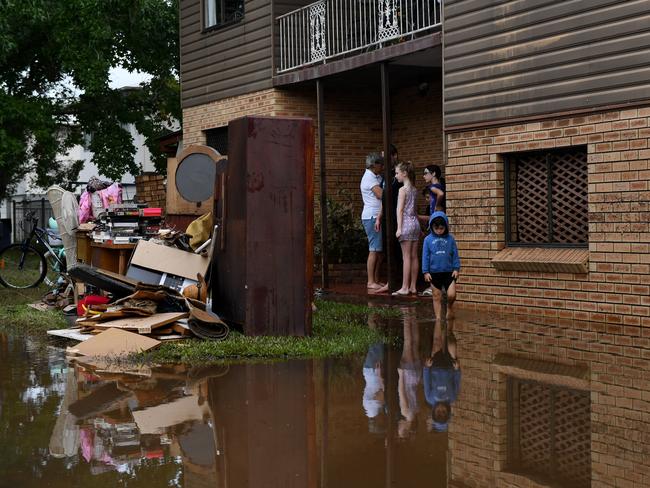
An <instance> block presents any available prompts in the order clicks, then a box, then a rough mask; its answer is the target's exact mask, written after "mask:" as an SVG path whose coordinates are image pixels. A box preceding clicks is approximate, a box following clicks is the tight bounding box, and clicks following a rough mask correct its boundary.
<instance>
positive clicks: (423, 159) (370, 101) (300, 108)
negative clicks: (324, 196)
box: [183, 85, 443, 214]
mask: <svg viewBox="0 0 650 488" xmlns="http://www.w3.org/2000/svg"><path fill="white" fill-rule="evenodd" d="M392 97H393V99H392V117H393V134H392V135H393V142H394V144H395V145H396V146H397V147H398V149H399V154H400V158H402V159H405V160H411V161H412V162H413V163H414V164H415V165H416V167H417V168H418V173H417V175H418V178H420V177H421V176H420V174H421V170H422V169H423V168H424V166H426V165H427V164H439V163H440V162H441V161H442V160H443V151H442V141H443V139H442V117H441V98H440V87H439V86H432V87H431V88H430V89H429V90H428V92H426V93H425V94H420V93H418V91H417V88H416V87H406V88H400V89H396V90H395V93H393V94H392ZM414 102H417V103H414ZM245 115H272V116H293V117H296V116H298V117H305V116H306V117H311V118H312V119H314V124H315V126H316V127H317V123H316V122H317V121H316V116H317V114H316V92H315V89H314V87H301V88H292V89H285V90H279V89H273V90H265V91H262V92H258V93H254V94H249V95H243V96H240V97H235V98H229V99H225V100H220V101H218V102H214V103H211V104H209V105H202V106H198V107H191V108H188V109H185V110H184V112H183V136H184V137H183V143H184V145H186V146H187V145H189V144H202V143H205V135H204V133H203V131H205V130H207V129H210V128H214V127H222V126H225V125H227V124H228V121H230V120H232V119H235V118H237V117H242V116H245ZM325 141H326V144H327V148H326V151H327V192H328V195H329V196H331V197H333V198H336V199H338V200H340V201H344V202H349V203H350V204H352V206H353V207H354V211H355V213H359V214H360V213H361V197H360V195H359V181H360V179H361V176H362V175H363V171H364V168H365V157H366V155H367V154H368V153H369V152H372V151H380V150H381V149H382V143H383V142H382V141H383V139H382V119H381V99H380V93H379V90H378V89H377V88H373V87H364V86H352V87H328V86H327V85H326V88H325ZM319 165H320V162H319V153H318V141H316V166H315V171H314V178H315V190H316V198H315V200H316V206H317V208H318V194H319V178H320V166H319ZM416 184H417V185H418V186H423V181H422V180H419V181H417V182H416ZM421 203H424V202H421Z"/></svg>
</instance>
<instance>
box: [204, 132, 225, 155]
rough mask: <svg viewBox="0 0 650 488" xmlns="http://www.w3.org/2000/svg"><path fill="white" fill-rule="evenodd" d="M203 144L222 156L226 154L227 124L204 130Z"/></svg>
mask: <svg viewBox="0 0 650 488" xmlns="http://www.w3.org/2000/svg"><path fill="white" fill-rule="evenodd" d="M205 145H206V146H210V147H212V148H214V149H216V150H217V151H219V154H221V155H222V156H226V155H227V154H228V126H226V127H217V128H216V129H208V130H206V131H205Z"/></svg>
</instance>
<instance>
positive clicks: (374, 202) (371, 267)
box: [360, 153, 388, 293]
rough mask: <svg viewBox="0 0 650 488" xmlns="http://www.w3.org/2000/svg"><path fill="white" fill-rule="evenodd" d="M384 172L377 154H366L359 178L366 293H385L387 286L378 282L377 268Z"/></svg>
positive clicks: (381, 160)
mask: <svg viewBox="0 0 650 488" xmlns="http://www.w3.org/2000/svg"><path fill="white" fill-rule="evenodd" d="M383 171H384V158H383V157H382V156H381V155H379V154H378V153H371V154H368V156H367V157H366V172H365V173H364V174H363V178H361V185H360V188H361V198H363V212H362V213H361V223H362V224H363V228H364V229H365V231H366V235H367V236H368V262H367V263H366V268H367V271H368V283H367V286H368V291H369V292H373V293H376V292H379V291H386V290H387V289H388V288H387V285H385V284H383V283H380V282H379V266H380V264H381V261H382V253H383V251H384V247H383V243H382V238H381V213H382V205H381V199H382V196H383V194H384V191H383V189H382V183H383V179H382V177H381V174H382V172H383Z"/></svg>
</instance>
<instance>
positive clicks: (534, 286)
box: [180, 0, 650, 325]
mask: <svg viewBox="0 0 650 488" xmlns="http://www.w3.org/2000/svg"><path fill="white" fill-rule="evenodd" d="M180 5H181V82H182V103H183V119H184V127H183V135H184V141H185V143H187V144H191V143H206V142H207V143H208V144H210V143H211V142H210V141H211V140H216V139H220V140H221V141H227V124H228V122H229V121H230V120H232V119H234V118H237V117H241V116H244V115H252V114H259V115H289V116H294V115H295V116H310V117H312V118H314V120H315V121H316V124H317V126H324V130H323V131H320V134H319V136H320V138H319V142H317V148H316V154H317V161H316V166H317V169H316V171H314V174H315V175H316V176H315V177H316V179H317V181H316V182H315V183H316V185H315V186H316V188H317V189H319V188H320V189H321V190H322V192H327V194H329V195H330V196H332V197H335V198H348V199H350V201H351V202H353V203H355V204H356V205H358V206H360V199H359V198H358V197H357V194H358V181H359V179H360V177H361V174H362V173H363V158H364V156H365V154H366V153H368V152H370V151H376V150H379V149H381V148H382V147H384V146H386V145H387V144H386V143H387V141H391V142H393V143H394V144H396V146H397V147H398V149H399V156H400V159H405V160H411V161H413V162H414V163H415V164H416V166H417V167H418V168H420V169H421V168H422V167H424V166H425V165H427V164H434V163H438V164H444V165H445V173H446V177H447V206H448V212H449V215H450V220H451V223H452V227H453V232H454V234H455V235H456V237H457V241H458V244H459V247H460V253H461V256H462V258H463V270H462V273H461V278H460V281H459V287H460V295H459V296H460V300H462V302H464V306H465V307H471V308H476V309H494V310H498V311H508V312H521V313H530V314H538V315H545V316H549V317H553V318H577V319H586V320H596V321H609V322H615V323H620V324H629V325H650V298H648V296H649V295H650V293H649V292H650V231H649V225H650V224H649V223H648V221H649V218H648V216H649V214H648V209H649V208H650V207H649V205H650V191H649V189H648V183H649V180H650V168H648V160H650V149H648V140H649V137H650V132H649V131H650V128H648V119H649V116H650V108H649V105H650V91H648V85H649V83H650V65H648V63H647V59H648V51H649V49H650V36H649V35H648V34H647V28H646V26H647V21H648V20H649V19H650V5H649V4H648V2H616V1H613V0H598V1H597V2H562V3H561V4H558V2H554V1H551V0H548V1H536V2H533V1H532V0H531V1H528V0H520V1H506V2H502V1H500V2H479V1H475V0H447V1H446V2H444V3H443V4H442V5H441V4H440V3H438V2H434V1H433V0H432V1H426V0H383V1H379V0H374V1H373V0H368V1H367V0H362V1H359V0H322V1H318V2H315V3H308V2H306V1H305V2H301V1H299V0H182V1H181V4H180ZM443 46H444V50H443ZM323 141H324V143H322V142H323ZM225 149H226V150H225V151H223V150H221V149H220V151H221V152H222V153H224V152H225V153H227V147H226V148H225ZM323 149H324V151H323ZM323 156H324V157H323ZM321 173H322V174H323V175H325V180H326V181H322V180H321V179H320V174H321ZM321 184H322V186H321ZM420 184H421V183H420ZM317 207H318V205H317ZM357 208H358V207H357Z"/></svg>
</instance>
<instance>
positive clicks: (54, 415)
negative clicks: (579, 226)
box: [0, 304, 650, 488]
mask: <svg viewBox="0 0 650 488" xmlns="http://www.w3.org/2000/svg"><path fill="white" fill-rule="evenodd" d="M403 311H404V319H403V320H402V319H400V320H392V321H386V320H383V319H380V318H379V317H377V316H374V314H371V316H370V317H369V319H368V320H369V326H370V327H383V328H386V330H388V331H389V333H390V334H395V335H398V336H400V340H399V341H397V344H396V345H395V346H384V345H381V344H376V345H373V346H372V347H370V348H369V350H368V351H367V353H366V354H360V355H358V356H353V357H348V358H336V359H328V360H300V361H285V362H273V363H257V364H230V365H218V366H193V367H189V366H183V365H174V366H165V367H157V368H150V367H136V366H132V365H130V366H120V365H116V364H102V363H101V362H98V361H89V360H86V361H85V362H80V361H77V362H74V363H71V362H69V361H67V360H66V358H65V354H64V352H63V349H62V348H61V347H56V346H54V345H52V344H51V343H46V344H43V343H38V342H33V341H31V340H30V339H25V338H23V337H16V336H7V335H0V361H1V362H2V367H1V368H0V441H1V442H0V486H3V487H4V486H7V487H16V488H17V487H37V486H38V487H87V486H91V487H93V488H101V487H114V486H128V487H140V486H142V487H148V488H152V487H154V488H155V487H174V486H177V487H185V488H198V487H214V488H216V487H224V488H226V487H232V488H245V487H260V488H266V487H269V488H274V487H305V488H311V487H314V488H316V487H318V488H321V487H336V488H340V487H355V488H356V487H399V488H402V487H416V486H417V487H421V486H427V487H446V486H450V487H497V486H499V487H500V486H549V485H550V486H560V487H571V488H573V487H583V486H585V487H589V486H592V485H593V486H599V487H601V486H649V487H650V408H649V407H650V375H649V374H648V372H649V371H648V370H649V369H650V368H649V366H648V364H647V363H648V359H649V358H650V334H649V333H648V332H647V331H646V330H645V329H643V328H640V327H634V326H622V325H603V324H591V323H579V322H564V321H560V320H557V319H523V318H520V317H512V316H509V317H505V316H490V315H486V314H481V315H478V314H472V313H468V312H462V313H459V316H458V318H457V319H456V320H455V321H454V322H455V323H452V324H444V325H443V327H439V328H436V327H434V324H433V321H432V320H431V319H430V308H429V306H428V305H427V304H420V305H417V306H415V305H414V306H406V307H404V308H403Z"/></svg>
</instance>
